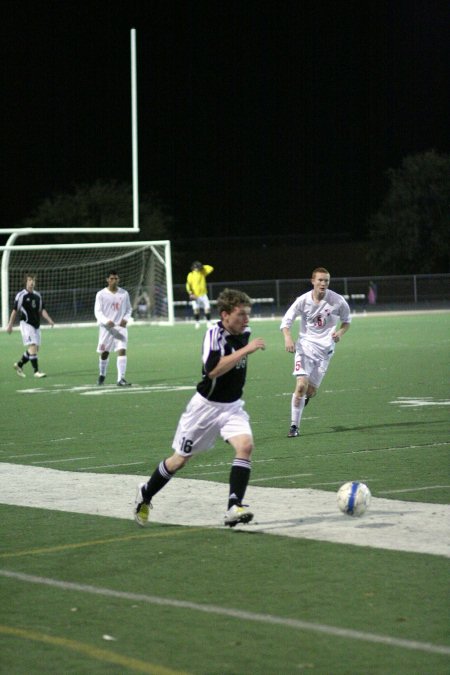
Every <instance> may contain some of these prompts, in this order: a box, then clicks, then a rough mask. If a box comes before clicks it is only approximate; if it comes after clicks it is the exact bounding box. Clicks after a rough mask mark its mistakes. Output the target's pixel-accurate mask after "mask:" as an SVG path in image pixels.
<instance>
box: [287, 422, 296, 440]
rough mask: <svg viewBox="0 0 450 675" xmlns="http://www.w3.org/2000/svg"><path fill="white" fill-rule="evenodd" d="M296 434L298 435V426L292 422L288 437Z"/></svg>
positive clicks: (293, 436)
mask: <svg viewBox="0 0 450 675" xmlns="http://www.w3.org/2000/svg"><path fill="white" fill-rule="evenodd" d="M296 436H298V427H297V426H296V425H295V424H291V427H290V429H289V433H288V438H295V437H296Z"/></svg>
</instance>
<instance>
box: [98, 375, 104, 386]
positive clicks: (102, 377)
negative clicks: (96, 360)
mask: <svg viewBox="0 0 450 675" xmlns="http://www.w3.org/2000/svg"><path fill="white" fill-rule="evenodd" d="M104 381H105V376H104V375H99V376H98V380H97V384H98V385H101V384H103V383H104Z"/></svg>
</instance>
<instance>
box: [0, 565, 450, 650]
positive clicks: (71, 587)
mask: <svg viewBox="0 0 450 675" xmlns="http://www.w3.org/2000/svg"><path fill="white" fill-rule="evenodd" d="M0 576H3V577H7V578H10V579H16V580H18V581H24V582H28V583H32V584H40V585H45V586H51V587H52V588H61V589H62V590H65V591H76V592H81V593H91V594H92V595H102V596H105V597H109V598H120V599H121V600H131V601H132V602H145V603H147V604H149V605H160V606H164V607H176V608H177V609H189V610H192V611H196V612H205V613H206V614H218V615H219V616H230V617H232V618H233V619H239V620H244V621H257V622H259V623H266V624H270V625H278V626H285V627H286V628H294V629H297V630H303V631H311V632H314V633H325V634H326V635H332V636H334V637H341V638H346V639H349V640H361V641H363V642H375V643H378V644H384V645H388V646H390V647H401V648H403V649H412V650H416V651H421V652H427V653H429V654H445V655H450V647H447V646H446V645H434V644H431V643H430V642H418V641H416V640H405V639H402V638H394V637H391V636H389V635H376V634H375V633H365V632H363V631H357V630H352V629H351V628H338V627H337V626H329V625H327V624H322V623H311V622H309V621H302V620H300V619H288V618H285V617H282V616H274V615H272V614H257V613H256V612H246V611H244V610H240V609H233V608H228V607H219V606H218V605H200V604H198V603H196V602H188V601H187V600H174V599H171V598H161V597H158V596H156V595H145V594H143V593H128V592H126V591H116V590H113V589H110V588H100V587H97V586H89V585H87V584H77V583H72V582H69V581H59V580H58V579H49V578H46V577H38V576H34V575H32V574H23V573H22V572H11V571H9V570H2V569H0Z"/></svg>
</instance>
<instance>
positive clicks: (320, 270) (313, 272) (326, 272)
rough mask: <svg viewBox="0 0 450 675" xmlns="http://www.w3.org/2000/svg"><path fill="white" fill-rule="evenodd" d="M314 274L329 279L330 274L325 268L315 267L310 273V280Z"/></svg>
mask: <svg viewBox="0 0 450 675" xmlns="http://www.w3.org/2000/svg"><path fill="white" fill-rule="evenodd" d="M316 274H328V276H329V277H331V274H330V273H329V271H328V270H327V269H326V268H325V267H316V269H315V270H313V271H312V274H311V279H314V277H315V276H316Z"/></svg>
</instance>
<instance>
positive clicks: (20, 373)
mask: <svg viewBox="0 0 450 675" xmlns="http://www.w3.org/2000/svg"><path fill="white" fill-rule="evenodd" d="M13 368H14V370H15V371H16V373H17V374H18V376H19V377H26V375H25V373H24V372H23V370H22V368H21V367H20V366H19V364H18V363H15V364H14V365H13Z"/></svg>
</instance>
